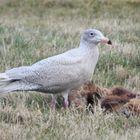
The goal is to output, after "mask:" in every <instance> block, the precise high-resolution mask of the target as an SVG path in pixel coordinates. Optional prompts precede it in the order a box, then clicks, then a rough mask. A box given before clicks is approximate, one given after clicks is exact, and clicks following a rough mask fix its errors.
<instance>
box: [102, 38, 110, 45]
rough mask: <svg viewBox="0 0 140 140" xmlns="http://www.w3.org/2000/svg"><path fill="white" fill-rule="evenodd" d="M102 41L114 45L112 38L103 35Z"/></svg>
mask: <svg viewBox="0 0 140 140" xmlns="http://www.w3.org/2000/svg"><path fill="white" fill-rule="evenodd" d="M100 42H101V43H105V44H109V45H112V42H111V40H109V39H108V38H106V37H103V38H102V39H101V41H100Z"/></svg>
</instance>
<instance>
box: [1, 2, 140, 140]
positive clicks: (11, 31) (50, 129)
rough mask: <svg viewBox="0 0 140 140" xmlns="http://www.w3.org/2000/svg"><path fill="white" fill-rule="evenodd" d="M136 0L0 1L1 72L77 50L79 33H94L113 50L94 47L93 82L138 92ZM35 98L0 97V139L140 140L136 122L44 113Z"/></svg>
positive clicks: (39, 97) (44, 102)
mask: <svg viewBox="0 0 140 140" xmlns="http://www.w3.org/2000/svg"><path fill="white" fill-rule="evenodd" d="M139 15H140V2H139V0H100V1H99V0H83V1H82V0H75V1H73V0H29V1H27V0H1V3H0V71H1V72H3V71H4V70H5V69H10V68H12V67H17V66H21V65H29V64H32V63H34V62H36V61H38V60H41V59H43V58H47V57H49V56H52V55H56V54H59V53H62V52H64V51H66V50H69V49H71V48H74V47H78V44H79V39H80V32H81V31H83V30H84V29H86V28H91V27H92V28H97V29H99V30H101V31H102V32H104V33H105V35H106V36H108V37H109V38H110V39H111V40H112V42H113V43H114V45H115V48H114V49H110V48H109V47H107V46H105V45H104V46H101V45H100V46H99V48H100V59H99V62H98V64H97V67H96V70H95V73H94V75H93V80H94V81H95V83H97V84H99V85H101V86H104V87H112V86H116V85H121V86H123V87H125V88H128V89H130V90H132V91H134V92H136V93H140V18H139ZM49 104H50V98H49V97H48V96H46V95H43V94H40V93H33V92H31V93H26V92H23V93H12V94H7V95H6V94H5V95H0V140H25V139H27V140H46V139H47V140H49V139H54V140H55V139H56V140H57V139H62V140H63V139H68V140H69V139H75V140H85V139H87V140H88V139H89V140H90V139H96V140H98V139H99V140H100V139H106V140H112V139H113V140H114V139H116V140H117V139H120V140H121V139H122V140H131V139H136V140H137V139H139V137H140V128H139V126H140V124H139V123H140V119H139V118H138V117H130V118H128V119H127V118H125V116H123V115H117V114H107V115H104V114H103V113H102V111H101V109H100V107H97V109H96V111H95V113H94V114H90V113H86V112H83V113H79V112H77V111H76V110H73V111H69V110H67V111H65V110H64V109H63V108H61V107H60V106H59V109H58V110H56V111H55V112H53V111H52V110H50V108H49Z"/></svg>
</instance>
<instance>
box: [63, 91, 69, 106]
mask: <svg viewBox="0 0 140 140" xmlns="http://www.w3.org/2000/svg"><path fill="white" fill-rule="evenodd" d="M62 96H63V105H64V108H65V109H67V108H68V107H69V101H68V92H66V93H63V94H62Z"/></svg>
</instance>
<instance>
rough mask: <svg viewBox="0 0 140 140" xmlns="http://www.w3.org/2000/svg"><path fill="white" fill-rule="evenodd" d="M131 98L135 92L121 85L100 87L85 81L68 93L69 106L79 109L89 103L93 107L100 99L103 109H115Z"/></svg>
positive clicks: (134, 95) (134, 96)
mask: <svg viewBox="0 0 140 140" xmlns="http://www.w3.org/2000/svg"><path fill="white" fill-rule="evenodd" d="M133 98H136V94H134V93H132V92H130V91H129V90H126V89H124V88H122V87H115V88H112V89H108V88H102V87H99V86H96V85H95V84H94V83H93V82H87V83H85V84H83V85H81V86H80V87H78V88H77V89H74V90H72V91H71V92H70V94H69V101H70V106H73V107H76V108H77V109H80V110H84V109H85V108H86V107H87V106H88V105H89V104H90V105H92V106H93V107H94V106H95V105H97V103H98V101H99V100H100V101H101V107H102V108H105V111H117V110H118V109H120V108H122V107H123V105H125V104H126V103H128V102H129V101H130V99H133Z"/></svg>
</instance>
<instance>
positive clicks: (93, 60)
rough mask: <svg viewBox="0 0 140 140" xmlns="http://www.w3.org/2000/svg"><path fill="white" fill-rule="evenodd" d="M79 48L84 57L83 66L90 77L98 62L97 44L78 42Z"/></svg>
mask: <svg viewBox="0 0 140 140" xmlns="http://www.w3.org/2000/svg"><path fill="white" fill-rule="evenodd" d="M79 48H80V50H82V52H84V56H85V57H86V58H85V59H84V60H85V68H86V71H87V73H88V74H89V77H91V76H92V74H93V72H94V69H95V67H96V64H97V62H98V57H99V49H98V47H97V45H94V44H93V45H89V44H86V43H83V42H81V43H80V47H79Z"/></svg>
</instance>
